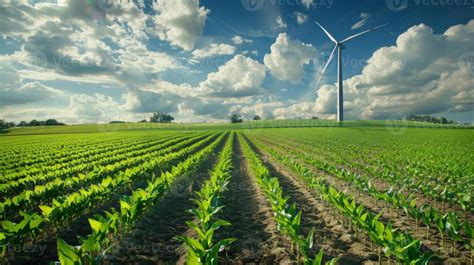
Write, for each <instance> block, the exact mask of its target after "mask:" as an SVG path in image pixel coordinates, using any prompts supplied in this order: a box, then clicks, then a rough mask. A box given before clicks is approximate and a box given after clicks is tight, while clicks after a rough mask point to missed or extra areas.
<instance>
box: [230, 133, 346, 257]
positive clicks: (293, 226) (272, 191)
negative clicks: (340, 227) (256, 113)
mask: <svg viewBox="0 0 474 265" xmlns="http://www.w3.org/2000/svg"><path fill="white" fill-rule="evenodd" d="M239 139H240V142H241V143H242V149H243V152H244V155H245V156H246V157H247V158H248V159H249V162H250V166H251V168H252V170H253V171H254V173H255V175H256V177H257V183H258V184H259V186H260V187H261V188H262V189H263V191H264V193H265V195H266V197H267V199H268V201H269V202H270V204H271V206H272V210H273V213H274V219H275V221H276V223H277V229H278V230H279V231H280V232H281V233H282V234H285V235H288V237H289V238H290V239H291V242H292V243H293V244H295V245H296V246H297V253H298V257H297V262H298V263H299V262H300V258H299V255H302V258H303V263H304V264H305V265H320V264H322V258H323V250H321V251H320V252H319V253H318V254H317V255H316V256H314V257H311V249H312V247H313V240H314V229H313V230H311V232H310V233H309V234H308V235H307V236H306V237H305V236H303V235H301V234H300V225H301V211H299V210H298V209H297V206H296V204H295V203H293V204H291V205H289V204H288V200H289V199H290V197H288V196H284V195H283V189H282V188H281V186H280V183H279V181H278V179H277V178H274V177H271V175H270V172H269V170H268V168H267V167H266V166H265V165H264V164H263V163H262V161H261V160H260V158H259V157H258V156H257V154H255V152H254V151H253V150H252V148H251V147H250V145H249V143H248V142H247V140H246V139H245V138H244V137H243V136H242V135H239ZM338 259H339V258H335V259H332V260H330V261H329V262H327V263H326V264H335V263H336V262H337V261H338Z"/></svg>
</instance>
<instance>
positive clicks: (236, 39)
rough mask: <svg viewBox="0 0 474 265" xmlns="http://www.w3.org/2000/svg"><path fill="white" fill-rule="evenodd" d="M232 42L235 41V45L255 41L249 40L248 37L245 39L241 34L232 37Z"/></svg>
mask: <svg viewBox="0 0 474 265" xmlns="http://www.w3.org/2000/svg"><path fill="white" fill-rule="evenodd" d="M232 42H233V43H234V44H235V45H241V44H244V43H252V42H253V41H252V40H248V39H244V38H242V37H241V36H239V35H235V36H234V37H233V38H232Z"/></svg>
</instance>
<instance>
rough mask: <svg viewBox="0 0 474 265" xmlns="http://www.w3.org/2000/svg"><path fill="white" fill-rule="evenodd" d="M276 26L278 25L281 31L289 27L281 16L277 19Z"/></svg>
mask: <svg viewBox="0 0 474 265" xmlns="http://www.w3.org/2000/svg"><path fill="white" fill-rule="evenodd" d="M276 24H277V28H280V29H285V28H286V27H288V24H286V22H285V21H284V20H283V18H282V17H281V16H278V17H277V18H276Z"/></svg>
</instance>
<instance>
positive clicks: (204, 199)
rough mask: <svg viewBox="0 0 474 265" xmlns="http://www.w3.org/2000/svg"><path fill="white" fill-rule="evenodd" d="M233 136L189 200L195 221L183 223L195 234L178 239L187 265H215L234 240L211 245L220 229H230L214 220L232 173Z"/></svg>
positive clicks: (219, 221) (226, 239) (227, 224)
mask: <svg viewBox="0 0 474 265" xmlns="http://www.w3.org/2000/svg"><path fill="white" fill-rule="evenodd" d="M233 142H234V134H233V133H231V135H230V136H229V139H228V140H227V142H226V145H225V146H224V149H223V150H222V152H221V155H220V156H219V160H218V162H217V165H216V166H215V168H214V170H213V171H211V173H210V176H211V177H210V179H209V180H207V181H206V182H205V183H204V185H203V186H202V188H201V190H200V191H196V192H195V194H196V198H194V199H192V200H193V201H194V203H195V204H196V205H197V207H196V208H194V209H191V210H190V212H191V213H192V214H193V215H194V217H195V221H193V222H191V221H188V222H186V224H187V225H188V226H189V228H191V229H193V230H194V231H195V232H196V235H197V236H195V237H189V236H178V237H177V239H178V240H180V241H182V242H183V243H184V244H185V245H186V247H187V251H188V253H187V254H188V256H187V260H188V264H209V265H211V264H217V262H218V255H219V252H221V251H222V250H224V249H225V248H226V247H227V246H229V245H230V244H231V243H232V242H234V241H236V240H237V239H236V238H225V239H222V240H220V241H218V242H215V239H214V234H215V232H216V231H217V230H218V229H219V228H220V227H222V226H230V225H231V224H230V223H229V222H228V221H225V220H221V219H218V218H216V214H217V213H219V211H220V210H221V209H222V208H223V207H224V206H222V205H220V204H219V198H220V196H221V194H222V192H223V191H225V190H226V187H227V185H228V183H229V179H230V177H231V170H232V160H231V158H232V144H233Z"/></svg>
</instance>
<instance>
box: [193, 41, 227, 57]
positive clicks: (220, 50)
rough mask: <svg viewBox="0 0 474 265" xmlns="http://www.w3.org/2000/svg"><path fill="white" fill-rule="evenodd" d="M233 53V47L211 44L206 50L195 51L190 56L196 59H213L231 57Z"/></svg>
mask: <svg viewBox="0 0 474 265" xmlns="http://www.w3.org/2000/svg"><path fill="white" fill-rule="evenodd" d="M234 53H235V46H232V45H229V44H224V43H220V44H217V43H212V44H211V45H209V46H208V47H206V48H203V49H197V50H194V51H193V52H192V55H193V57H194V58H196V59H201V58H207V57H214V56H219V55H232V54H234Z"/></svg>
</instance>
